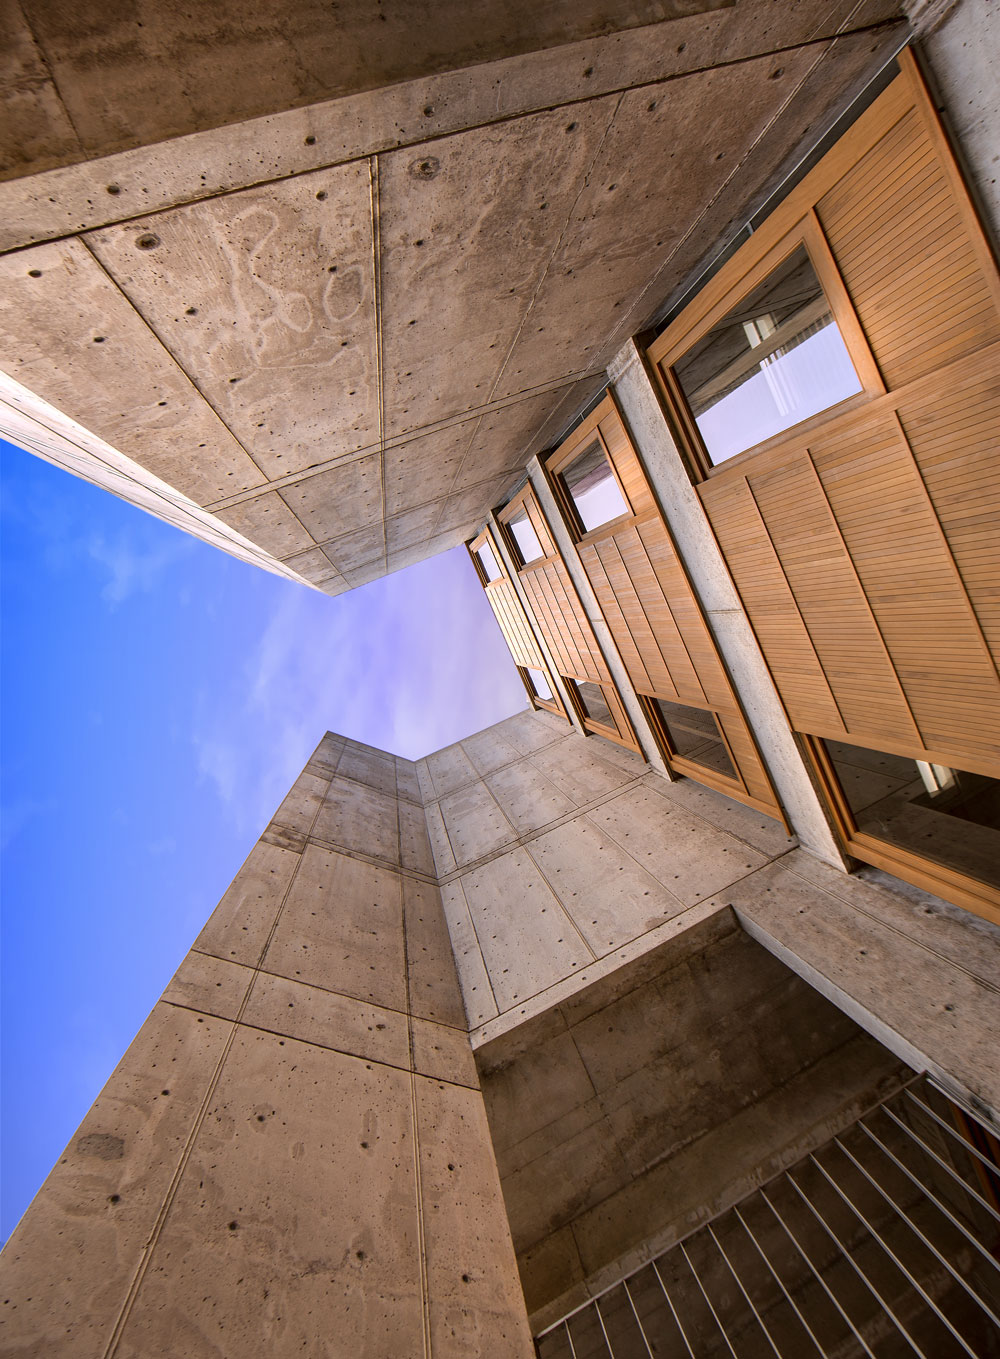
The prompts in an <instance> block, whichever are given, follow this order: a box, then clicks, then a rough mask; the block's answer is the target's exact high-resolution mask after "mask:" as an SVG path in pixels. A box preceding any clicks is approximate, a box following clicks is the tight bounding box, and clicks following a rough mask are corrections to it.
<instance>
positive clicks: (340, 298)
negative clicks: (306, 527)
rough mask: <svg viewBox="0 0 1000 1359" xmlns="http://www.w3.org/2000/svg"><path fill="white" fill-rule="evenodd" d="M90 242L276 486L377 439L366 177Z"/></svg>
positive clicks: (152, 222) (353, 171)
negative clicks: (280, 479)
mask: <svg viewBox="0 0 1000 1359" xmlns="http://www.w3.org/2000/svg"><path fill="white" fill-rule="evenodd" d="M85 239H86V241H87V243H88V245H89V246H90V248H91V249H92V250H93V251H94V253H95V254H96V255H97V258H98V259H99V260H100V261H101V263H102V264H103V265H104V267H105V268H106V269H107V270H108V273H109V274H110V275H111V277H112V278H113V279H114V280H115V282H116V283H117V284H118V286H119V287H120V288H121V289H122V290H123V291H124V293H125V295H126V297H128V298H129V300H130V301H131V302H132V303H133V304H134V305H135V306H136V308H137V309H138V311H139V313H140V314H141V315H142V316H143V317H144V318H145V319H146V321H147V322H148V324H149V325H150V326H151V327H152V328H153V330H154V332H155V333H156V334H157V335H158V336H159V337H160V339H161V340H162V341H163V343H164V344H165V346H166V347H167V349H168V350H169V351H170V353H171V354H173V355H174V356H175V357H176V359H177V361H178V362H179V363H180V365H181V367H182V368H183V369H184V370H185V371H186V372H188V373H190V374H192V375H197V383H198V388H199V390H200V391H201V392H202V393H203V395H204V397H205V399H206V400H207V401H208V402H209V404H210V405H211V406H212V407H213V408H214V410H216V411H217V412H218V414H219V415H220V416H221V417H222V418H223V419H224V420H225V422H226V425H227V426H228V427H229V429H231V430H232V432H233V433H234V434H235V436H236V437H237V439H239V440H240V442H241V443H242V445H243V446H244V448H246V449H247V451H248V452H249V453H250V454H251V456H252V457H253V458H254V461H255V462H256V463H257V464H258V466H259V467H261V468H262V470H263V471H264V472H265V473H266V475H267V477H268V478H269V479H273V478H275V477H280V476H284V475H287V474H288V473H290V472H297V471H299V470H301V469H302V468H305V467H309V466H310V465H311V464H313V463H316V462H319V461H321V460H322V459H325V458H334V457H338V456H341V455H343V454H347V453H353V452H355V451H356V450H357V449H359V448H363V447H365V446H367V445H370V444H371V443H373V442H374V441H375V440H376V439H377V437H378V392H377V389H376V385H375V377H376V366H375V321H374V308H375V302H374V285H373V281H372V237H371V205H370V196H369V184H368V169H367V166H365V165H343V166H339V167H337V168H335V169H329V170H321V171H317V172H316V173H314V174H311V175H303V176H300V177H298V178H296V179H293V180H286V181H285V182H283V183H280V184H270V185H267V186H266V187H261V188H255V189H247V190H244V192H242V193H238V194H230V195H227V196H225V197H222V198H216V199H213V200H211V201H210V202H206V203H198V204H194V205H192V206H190V207H185V208H178V209H175V210H174V211H172V212H166V213H158V214H156V216H155V217H150V218H145V219H143V218H139V219H138V220H135V221H133V222H130V223H129V224H128V225H126V226H122V227H113V228H109V229H107V230H104V231H99V232H94V233H92V234H91V235H88V236H87V237H86V238H85ZM148 242H155V244H153V245H152V246H148V245H147V246H146V247H145V248H144V243H148ZM331 392H334V393H335V394H336V399H335V400H333V401H331ZM279 395H280V399H276V398H279ZM235 489H238V488H236V487H233V488H231V490H230V494H231V493H232V490H235Z"/></svg>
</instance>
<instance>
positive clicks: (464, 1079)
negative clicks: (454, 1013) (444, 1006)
mask: <svg viewBox="0 0 1000 1359" xmlns="http://www.w3.org/2000/svg"><path fill="white" fill-rule="evenodd" d="M410 1024H411V1027H412V1037H413V1070H414V1071H416V1072H418V1073H419V1074H420V1075H421V1076H430V1077H432V1078H433V1079H434V1080H436V1081H448V1082H449V1083H450V1084H452V1085H465V1086H468V1087H470V1088H471V1089H473V1090H476V1091H478V1090H479V1075H478V1073H477V1071H476V1063H475V1059H474V1058H473V1056H472V1048H471V1046H470V1045H469V1035H468V1033H467V1032H466V1030H465V1029H464V1028H463V1029H453V1028H450V1027H449V1026H448V1025H446V1024H435V1023H433V1022H432V1021H431V1020H428V1019H412V1020H411V1021H410Z"/></svg>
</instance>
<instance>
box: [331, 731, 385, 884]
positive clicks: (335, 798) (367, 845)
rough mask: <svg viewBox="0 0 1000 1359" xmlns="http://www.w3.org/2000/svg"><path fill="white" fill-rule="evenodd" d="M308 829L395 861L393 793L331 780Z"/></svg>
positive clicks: (377, 856) (348, 846)
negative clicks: (314, 819) (311, 826)
mask: <svg viewBox="0 0 1000 1359" xmlns="http://www.w3.org/2000/svg"><path fill="white" fill-rule="evenodd" d="M345 754H346V752H345ZM341 758H342V759H343V757H341ZM312 833H313V835H314V836H315V837H316V838H317V839H319V840H327V841H329V842H330V843H331V844H334V845H341V846H343V848H344V849H354V850H358V851H359V852H360V853H362V854H370V855H372V856H373V857H375V858H381V859H386V860H388V861H389V862H390V863H396V864H398V863H399V826H398V820H397V815H396V798H395V794H393V795H392V796H391V797H390V796H389V795H388V794H386V793H380V792H379V791H378V790H377V789H375V788H369V787H366V786H365V785H364V784H362V783H354V782H347V783H340V782H338V781H334V782H333V783H332V784H331V785H330V791H329V792H328V793H327V795H326V800H325V802H324V803H323V806H322V808H321V809H320V811H319V814H318V815H317V817H316V821H315V824H314V825H313V830H312Z"/></svg>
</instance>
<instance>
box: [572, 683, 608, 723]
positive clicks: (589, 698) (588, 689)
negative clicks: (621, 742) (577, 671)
mask: <svg viewBox="0 0 1000 1359" xmlns="http://www.w3.org/2000/svg"><path fill="white" fill-rule="evenodd" d="M576 692H577V693H578V694H579V696H580V703H581V706H582V707H583V711H584V714H585V715H586V716H587V717H589V718H590V720H591V722H599V723H600V724H601V726H604V727H610V728H611V729H612V730H614V726H615V719H614V718H613V717H612V716H611V709H610V708H609V707H608V705H607V701H606V700H605V697H604V694H603V693H602V691H601V688H600V686H599V685H597V684H591V682H590V681H589V680H579V681H577V685H576Z"/></svg>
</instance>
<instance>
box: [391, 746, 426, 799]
mask: <svg viewBox="0 0 1000 1359" xmlns="http://www.w3.org/2000/svg"><path fill="white" fill-rule="evenodd" d="M395 761H396V795H397V796H398V797H401V798H406V799H407V800H408V801H409V802H417V803H423V800H424V799H423V795H422V794H421V792H420V780H419V778H418V777H417V767H416V765H415V764H414V763H413V761H412V760H404V759H403V757H402V756H401V755H397V756H395Z"/></svg>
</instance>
